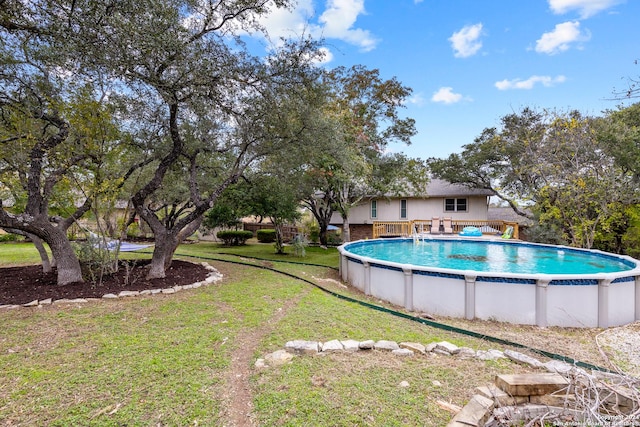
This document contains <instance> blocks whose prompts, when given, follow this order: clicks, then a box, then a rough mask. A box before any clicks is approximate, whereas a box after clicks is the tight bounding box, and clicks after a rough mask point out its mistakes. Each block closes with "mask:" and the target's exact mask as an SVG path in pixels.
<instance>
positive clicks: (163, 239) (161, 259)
mask: <svg viewBox="0 0 640 427" xmlns="http://www.w3.org/2000/svg"><path fill="white" fill-rule="evenodd" d="M172 240H173V239H172V238H171V237H170V235H169V234H168V233H166V232H164V233H160V235H158V234H157V233H156V234H155V246H154V248H153V255H152V257H151V266H150V268H149V272H148V273H147V279H162V278H165V277H166V276H167V272H166V269H167V268H168V267H169V266H170V265H171V260H172V256H173V253H174V252H175V248H174V249H171V247H172V246H173V244H172V242H171V241H172Z"/></svg>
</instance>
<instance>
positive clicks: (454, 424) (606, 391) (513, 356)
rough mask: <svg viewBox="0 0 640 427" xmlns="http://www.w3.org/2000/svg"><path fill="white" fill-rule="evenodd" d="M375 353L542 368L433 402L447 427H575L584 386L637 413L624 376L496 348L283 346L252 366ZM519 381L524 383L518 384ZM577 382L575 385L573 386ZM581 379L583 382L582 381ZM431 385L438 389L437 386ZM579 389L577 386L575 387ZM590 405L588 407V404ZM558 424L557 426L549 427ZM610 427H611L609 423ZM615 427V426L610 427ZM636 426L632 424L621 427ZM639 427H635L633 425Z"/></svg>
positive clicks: (343, 343) (344, 343)
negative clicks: (463, 399)
mask: <svg viewBox="0 0 640 427" xmlns="http://www.w3.org/2000/svg"><path fill="white" fill-rule="evenodd" d="M372 350H378V351H381V352H390V353H391V354H394V355H396V356H398V357H412V356H415V355H433V356H435V355H442V356H453V357H458V358H460V359H471V358H475V359H478V360H482V361H486V360H498V359H509V360H511V361H512V362H515V363H519V364H523V365H528V366H530V367H532V368H535V369H544V370H546V371H547V372H546V373H533V374H516V375H498V376H497V377H496V380H495V384H492V385H488V386H483V387H478V388H477V389H476V394H475V395H474V396H473V397H472V398H471V399H470V400H469V402H467V404H466V405H465V406H464V407H459V406H457V405H453V404H451V403H449V402H442V401H438V402H436V403H437V404H438V405H439V406H441V407H442V408H443V409H445V410H447V411H450V412H452V413H454V414H455V416H454V417H453V419H452V420H451V421H450V422H449V424H447V427H468V426H475V427H498V426H503V425H521V424H519V423H522V422H524V421H525V420H531V419H532V418H533V417H536V416H549V419H553V420H554V421H556V422H558V421H563V420H564V421H566V422H567V424H564V425H583V424H572V423H573V422H578V423H581V422H583V421H584V417H583V416H582V415H581V414H580V412H579V411H576V410H575V409H572V408H571V407H570V405H571V403H575V401H576V396H577V393H576V390H580V389H581V388H584V384H585V383H587V384H588V385H589V386H593V387H594V388H593V389H589V390H586V391H585V390H582V391H581V393H582V394H583V395H587V396H588V397H593V395H594V394H595V395H597V396H598V399H602V403H601V404H602V409H603V410H605V411H607V413H610V412H608V411H615V413H616V414H618V415H616V416H617V417H622V418H620V419H625V418H624V417H625V416H628V415H629V414H634V413H637V411H640V409H639V404H640V403H639V402H637V401H636V400H637V399H636V397H637V394H635V393H634V391H633V389H634V388H636V387H637V386H636V387H634V386H633V385H632V386H631V387H630V386H629V385H630V384H637V381H638V379H635V378H633V377H627V376H625V375H619V374H613V373H604V372H599V371H595V370H594V371H592V372H591V373H589V372H587V371H586V370H585V369H582V368H579V367H577V366H575V365H572V364H569V363H567V362H563V361H560V360H554V359H552V360H549V361H547V362H541V361H540V360H538V359H536V358H535V357H531V356H529V355H526V354H524V353H520V352H517V351H514V350H511V349H505V350H504V351H501V350H497V349H489V350H474V349H472V348H470V347H458V346H457V345H455V344H452V343H450V342H448V341H440V342H432V343H429V344H426V345H424V344H420V343H415V342H401V343H397V342H395V341H388V340H380V341H373V340H366V341H356V340H351V339H348V340H337V339H334V340H330V341H327V342H321V341H306V340H293V341H288V342H287V343H286V344H285V346H284V349H280V350H277V351H274V352H273V353H269V354H267V355H265V356H264V357H263V358H259V359H257V360H256V362H255V364H254V366H255V367H256V368H259V369H266V368H269V367H276V366H280V365H284V364H286V363H289V362H291V360H292V359H293V358H294V357H296V356H309V355H311V356H314V355H323V354H324V355H326V354H329V353H339V352H341V353H355V352H362V351H372ZM523 378H525V379H524V381H523ZM576 378H580V379H581V380H580V381H576ZM585 379H586V380H585ZM433 384H434V385H436V386H439V385H441V384H440V383H439V382H438V381H434V382H433ZM581 384H582V385H581ZM409 386H410V384H409V383H408V382H407V381H402V382H401V383H400V384H399V387H403V388H406V387H409ZM588 403H589V404H591V402H588ZM554 425H563V424H554ZM611 425H614V424H611ZM615 425H618V424H615ZM624 425H636V424H624ZM638 425H640V424H638Z"/></svg>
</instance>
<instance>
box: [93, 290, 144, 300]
mask: <svg viewBox="0 0 640 427" xmlns="http://www.w3.org/2000/svg"><path fill="white" fill-rule="evenodd" d="M140 295H151V289H145V290H143V291H140ZM103 298H104V297H103Z"/></svg>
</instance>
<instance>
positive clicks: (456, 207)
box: [444, 199, 467, 212]
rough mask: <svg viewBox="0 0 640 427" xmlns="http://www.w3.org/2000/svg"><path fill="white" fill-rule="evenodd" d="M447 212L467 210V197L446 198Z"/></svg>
mask: <svg viewBox="0 0 640 427" xmlns="http://www.w3.org/2000/svg"><path fill="white" fill-rule="evenodd" d="M444 211H445V212H466V211H467V199H444Z"/></svg>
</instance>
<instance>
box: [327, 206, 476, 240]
mask: <svg viewBox="0 0 640 427" xmlns="http://www.w3.org/2000/svg"><path fill="white" fill-rule="evenodd" d="M451 197H454V198H466V199H467V201H468V203H467V211H466V212H447V211H445V210H444V201H445V198H451ZM451 197H430V198H426V199H425V198H404V199H402V200H407V217H406V218H401V217H400V200H401V199H376V200H377V205H378V206H377V211H378V215H377V217H376V218H371V203H370V201H366V202H363V203H362V204H360V205H358V206H354V207H353V208H351V210H350V211H349V223H350V224H373V222H374V221H410V220H416V219H431V218H433V217H447V218H452V219H454V220H465V219H478V220H487V219H488V216H487V196H451ZM331 223H332V224H341V223H342V217H341V216H340V214H337V213H335V214H334V216H333V217H332V219H331ZM352 238H353V237H352Z"/></svg>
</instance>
